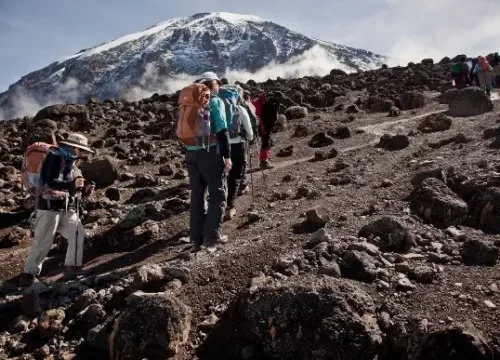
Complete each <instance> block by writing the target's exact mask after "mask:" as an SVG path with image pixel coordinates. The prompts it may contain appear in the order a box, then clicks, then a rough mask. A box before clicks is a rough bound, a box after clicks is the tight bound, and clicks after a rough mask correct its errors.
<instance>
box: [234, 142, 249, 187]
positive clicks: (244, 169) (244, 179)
mask: <svg viewBox="0 0 500 360" xmlns="http://www.w3.org/2000/svg"><path fill="white" fill-rule="evenodd" d="M249 148H250V144H245V151H244V159H243V164H242V169H241V181H240V187H239V190H238V194H237V195H243V194H244V193H245V192H246V191H245V189H246V188H247V187H248V182H247V161H248V159H247V157H248V155H247V152H248V149H249Z"/></svg>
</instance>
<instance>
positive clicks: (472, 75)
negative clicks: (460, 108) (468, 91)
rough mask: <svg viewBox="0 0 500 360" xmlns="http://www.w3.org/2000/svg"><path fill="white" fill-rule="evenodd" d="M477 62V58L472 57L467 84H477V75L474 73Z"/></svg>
mask: <svg viewBox="0 0 500 360" xmlns="http://www.w3.org/2000/svg"><path fill="white" fill-rule="evenodd" d="M476 64H477V58H475V59H472V66H471V68H470V74H469V84H470V85H471V86H479V77H478V76H477V74H476V73H474V68H475V67H476Z"/></svg>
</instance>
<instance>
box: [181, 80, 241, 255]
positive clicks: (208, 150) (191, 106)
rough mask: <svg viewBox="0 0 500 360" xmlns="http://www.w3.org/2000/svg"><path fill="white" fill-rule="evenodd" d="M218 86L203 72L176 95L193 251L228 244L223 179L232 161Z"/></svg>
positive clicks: (225, 193)
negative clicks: (188, 193) (187, 175)
mask: <svg viewBox="0 0 500 360" xmlns="http://www.w3.org/2000/svg"><path fill="white" fill-rule="evenodd" d="M220 85H221V81H220V79H219V78H218V76H217V75H216V74H215V73H213V72H206V73H204V74H203V75H202V76H201V78H200V79H199V80H197V81H196V83H195V84H192V85H190V86H188V87H186V88H184V89H183V90H182V91H181V93H180V95H179V105H180V112H179V122H178V124H177V137H178V138H179V140H180V141H181V142H182V143H183V144H184V145H185V146H186V149H187V151H186V164H187V170H188V174H189V183H190V187H191V209H190V211H191V213H190V238H191V241H192V242H193V244H194V250H195V251H198V250H200V249H201V246H202V245H203V246H207V247H212V246H215V245H217V244H218V243H224V242H226V241H227V236H223V235H222V233H221V231H222V221H223V216H224V212H225V210H226V198H227V179H226V177H227V174H228V173H229V171H230V170H231V167H232V162H231V148H230V145H229V136H228V132H227V124H226V112H225V105H224V102H223V101H222V100H221V99H220V98H219V97H218V96H217V94H218V93H219V87H220ZM207 189H208V201H207V202H208V209H207V212H206V211H205V210H206V209H205V192H206V190H207ZM205 212H206V214H205Z"/></svg>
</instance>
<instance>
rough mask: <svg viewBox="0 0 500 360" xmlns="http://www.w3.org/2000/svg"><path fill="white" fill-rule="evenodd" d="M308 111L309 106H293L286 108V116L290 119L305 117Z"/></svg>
mask: <svg viewBox="0 0 500 360" xmlns="http://www.w3.org/2000/svg"><path fill="white" fill-rule="evenodd" d="M307 113H308V112H307V108H305V107H303V106H292V107H289V108H288V109H286V111H285V116H286V118H287V119H288V120H296V119H302V118H305V117H306V116H307Z"/></svg>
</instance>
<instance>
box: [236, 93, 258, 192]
mask: <svg viewBox="0 0 500 360" xmlns="http://www.w3.org/2000/svg"><path fill="white" fill-rule="evenodd" d="M242 106H243V107H244V108H245V110H246V112H247V114H248V117H249V118H250V124H251V125H252V133H253V135H254V136H253V139H252V140H249V141H248V143H247V150H248V152H249V153H250V151H251V149H249V148H250V147H251V146H252V145H253V144H254V143H255V136H256V134H257V133H258V130H257V128H258V119H257V115H256V114H255V106H253V104H252V96H251V94H250V91H248V90H245V91H244V92H243V102H242ZM250 156H252V155H251V153H250ZM247 164H248V159H247V155H246V154H245V161H244V162H243V169H242V177H241V183H240V187H239V189H238V196H242V195H245V194H247V193H248V192H250V187H249V186H248V181H247Z"/></svg>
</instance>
